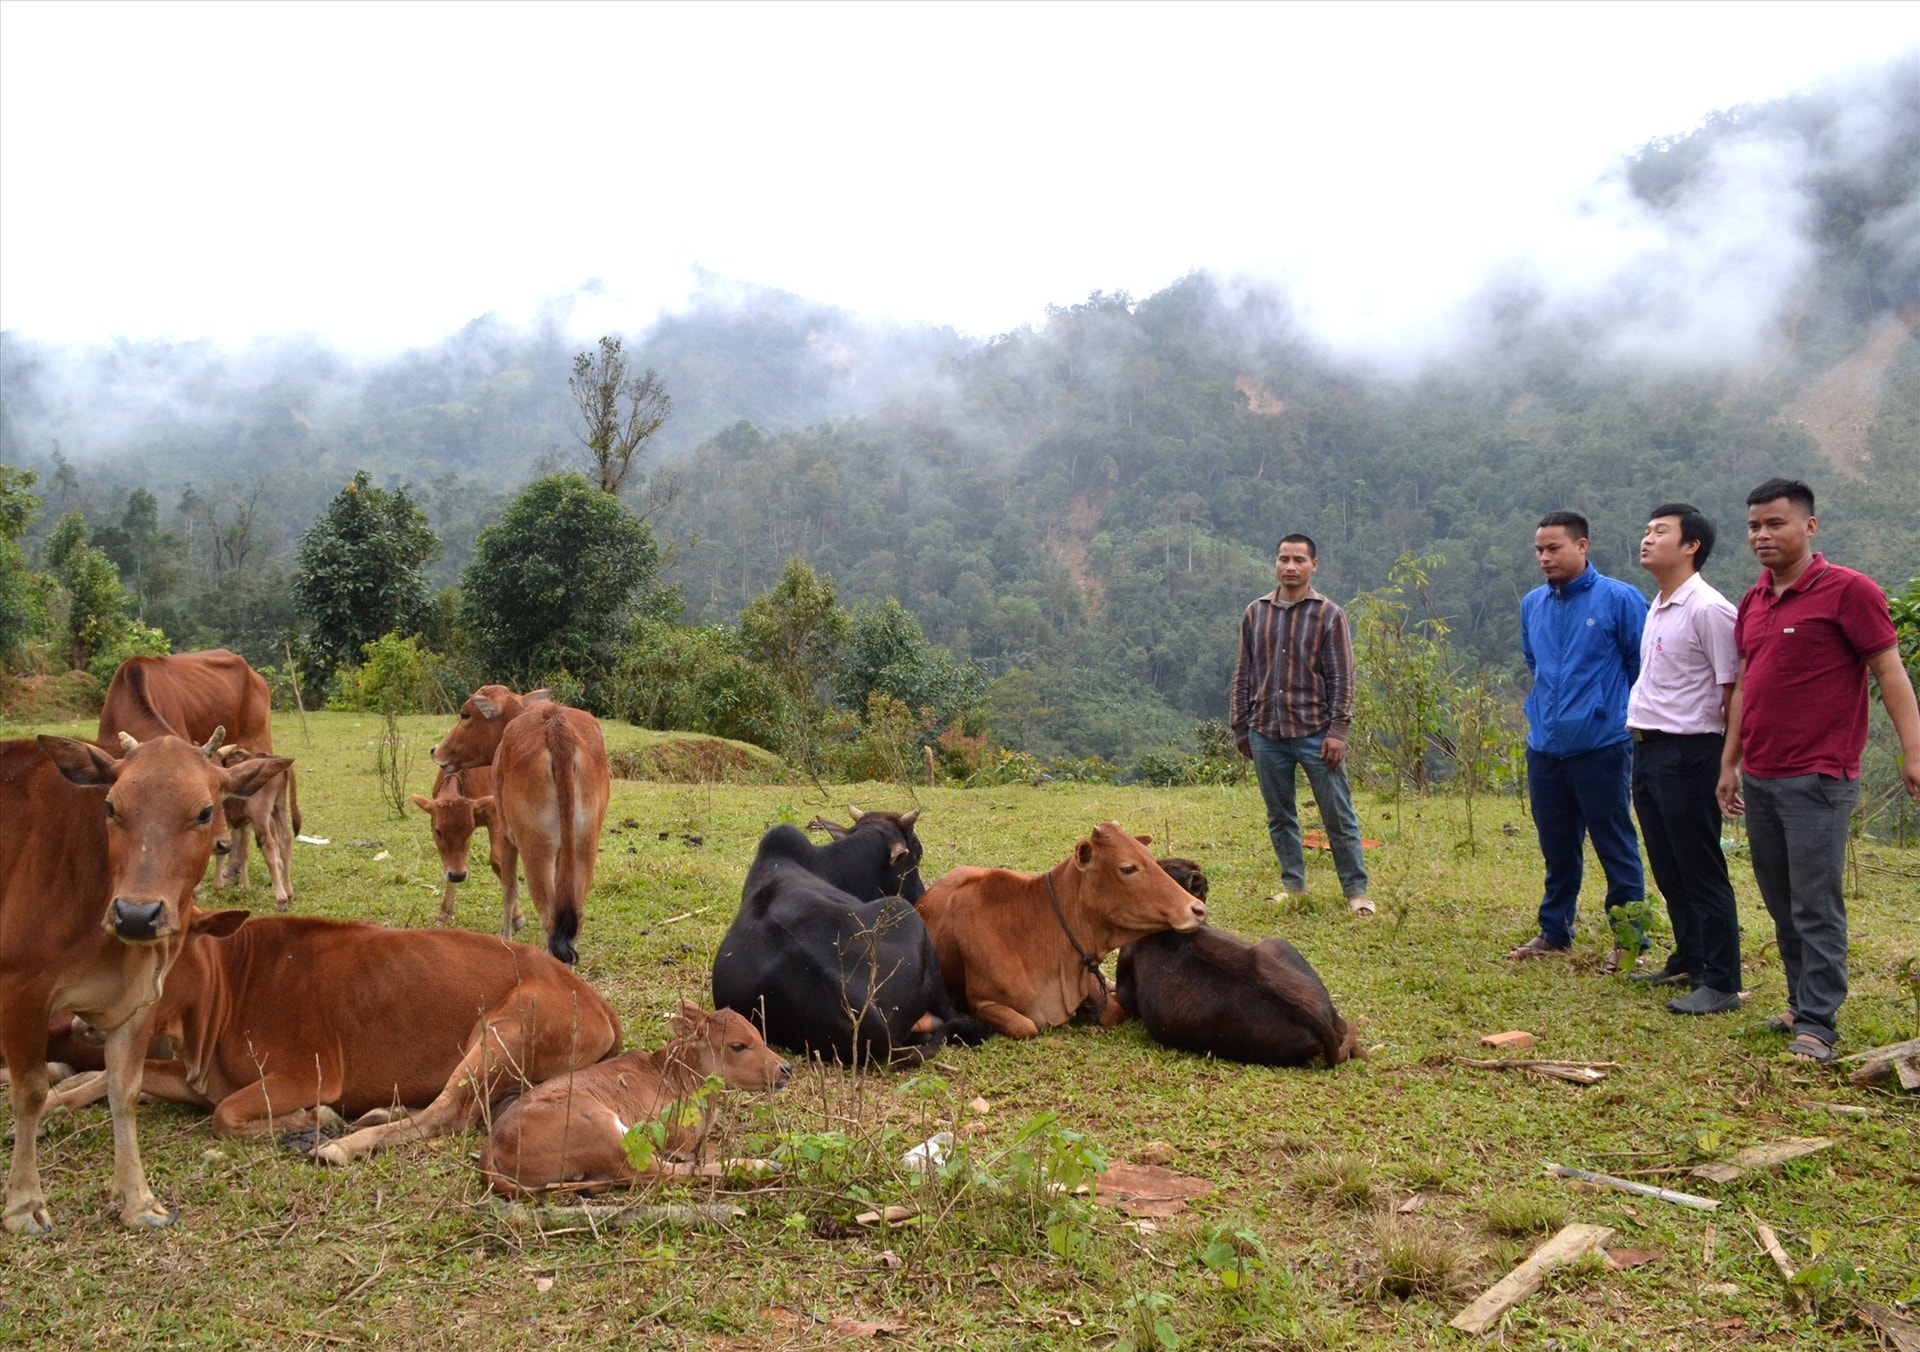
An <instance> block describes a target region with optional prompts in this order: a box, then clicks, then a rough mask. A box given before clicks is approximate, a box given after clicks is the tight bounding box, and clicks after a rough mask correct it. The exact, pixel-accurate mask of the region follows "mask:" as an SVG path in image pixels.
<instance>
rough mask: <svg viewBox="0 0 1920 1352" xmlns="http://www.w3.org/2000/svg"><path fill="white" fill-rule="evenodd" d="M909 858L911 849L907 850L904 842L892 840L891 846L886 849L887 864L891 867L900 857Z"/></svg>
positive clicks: (911, 856)
mask: <svg viewBox="0 0 1920 1352" xmlns="http://www.w3.org/2000/svg"><path fill="white" fill-rule="evenodd" d="M911 858H913V851H912V850H909V849H908V848H907V847H906V845H905V844H904V843H902V842H900V841H898V840H896V841H894V842H893V848H892V849H890V850H888V851H887V866H888V867H889V868H891V867H892V866H893V865H895V864H897V863H899V862H900V861H901V860H902V859H911Z"/></svg>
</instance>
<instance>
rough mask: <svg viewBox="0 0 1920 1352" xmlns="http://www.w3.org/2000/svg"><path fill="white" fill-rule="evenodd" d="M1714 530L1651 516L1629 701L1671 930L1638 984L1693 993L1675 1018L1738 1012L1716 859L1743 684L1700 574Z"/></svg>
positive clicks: (1681, 509)
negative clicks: (1729, 746)
mask: <svg viewBox="0 0 1920 1352" xmlns="http://www.w3.org/2000/svg"><path fill="white" fill-rule="evenodd" d="M1714 536H1715V531H1714V529H1713V522H1711V521H1709V520H1708V519H1707V517H1706V515H1705V513H1703V512H1701V510H1700V509H1699V508H1698V507H1695V506H1693V505H1691V504H1690V503H1685V502H1669V503H1663V504H1662V505H1660V506H1658V507H1656V508H1654V509H1653V519H1652V520H1651V521H1649V522H1647V533H1646V534H1645V535H1644V536H1642V537H1641V540H1640V566H1641V567H1642V568H1644V569H1646V570H1647V571H1648V572H1649V573H1652V574H1653V578H1654V581H1655V582H1657V583H1658V584H1659V586H1660V594H1659V595H1658V596H1656V597H1655V598H1654V599H1653V604H1652V606H1651V607H1649V609H1648V611H1647V627H1646V628H1645V630H1643V631H1642V633H1641V636H1640V676H1639V679H1638V680H1636V681H1635V682H1634V683H1633V691H1632V693H1631V694H1630V695H1629V696H1628V697H1627V728H1628V731H1629V732H1630V733H1631V735H1632V737H1633V810H1634V812H1635V814H1637V815H1638V816H1639V818H1640V838H1641V840H1643V841H1644V842H1645V843H1646V847H1647V859H1648V861H1649V862H1650V863H1651V864H1652V865H1653V880H1654V882H1655V883H1657V884H1658V885H1659V888H1660V895H1661V896H1663V897H1665V898H1666V901H1667V917H1668V918H1669V919H1670V920H1671V921H1672V922H1673V954H1672V956H1671V957H1669V958H1668V959H1667V963H1666V966H1665V967H1659V968H1648V969H1646V970H1644V971H1638V972H1635V973H1634V974H1633V975H1632V977H1631V978H1630V979H1631V980H1633V981H1640V982H1646V983H1649V984H1651V985H1655V986H1668V985H1683V984H1684V985H1691V986H1692V987H1693V990H1692V991H1691V992H1690V993H1688V994H1686V995H1683V996H1681V997H1680V998H1679V999H1677V1000H1672V1001H1669V1002H1668V1004H1667V1008H1668V1009H1670V1010H1672V1011H1673V1012H1674V1013H1675V1014H1725V1013H1727V1012H1729V1011H1731V1010H1736V1009H1738V1008H1740V914H1739V908H1738V906H1737V905H1736V904H1735V902H1734V896H1733V883H1732V881H1731V880H1730V879H1729V878H1728V877H1727V857H1726V855H1724V854H1723V853H1721V850H1720V804H1719V803H1718V801H1717V800H1716V797H1715V794H1716V791H1717V789H1718V787H1719V783H1720V757H1721V753H1722V751H1723V750H1724V744H1725V740H1726V738H1725V733H1726V726H1727V713H1726V709H1727V700H1728V699H1729V698H1730V697H1731V695H1732V694H1733V683H1734V679H1735V677H1736V676H1737V675H1738V674H1739V670H1740V658H1739V654H1738V653H1737V652H1736V651H1735V649H1734V641H1733V620H1734V609H1733V604H1732V602H1730V601H1728V600H1727V598H1726V597H1724V596H1722V595H1721V594H1720V593H1719V592H1718V591H1716V590H1714V589H1713V588H1712V587H1711V586H1709V585H1708V584H1707V580H1706V578H1704V577H1702V576H1701V575H1700V570H1701V569H1702V568H1703V567H1705V566H1706V562H1707V559H1708V557H1709V556H1710V555H1711V554H1712V553H1713V542H1714Z"/></svg>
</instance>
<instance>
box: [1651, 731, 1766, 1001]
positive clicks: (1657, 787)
mask: <svg viewBox="0 0 1920 1352" xmlns="http://www.w3.org/2000/svg"><path fill="white" fill-rule="evenodd" d="M1724 745H1725V739H1724V738H1723V737H1722V736H1721V735H1720V734H1719V733H1717V732H1709V733H1701V734H1699V735H1693V736H1680V737H1661V736H1650V737H1649V738H1648V739H1647V740H1645V741H1638V742H1635V743H1634V744H1633V810H1634V812H1635V813H1636V814H1637V815H1638V816H1639V818H1640V838H1641V839H1642V840H1643V841H1645V842H1646V846H1647V859H1648V861H1649V862H1650V863H1651V864H1652V865H1653V881H1654V884H1655V885H1656V886H1657V887H1659V889H1660V895H1661V896H1662V897H1664V898H1665V899H1666V903H1667V918H1668V919H1669V920H1671V921H1672V922H1673V956H1672V957H1671V958H1669V959H1668V960H1667V970H1668V971H1670V972H1691V973H1693V975H1694V978H1695V979H1696V980H1697V981H1699V983H1700V984H1701V985H1703V986H1709V987H1711V988H1713V989H1714V990H1717V991H1738V990H1739V989H1740V914H1739V909H1738V907H1737V906H1736V904H1735V902H1734V898H1733V884H1732V882H1730V881H1729V880H1728V878H1727V857H1726V855H1725V854H1723V853H1721V850H1720V829H1721V828H1720V822H1721V818H1720V805H1719V803H1718V801H1717V800H1716V799H1715V797H1714V792H1715V789H1716V788H1717V786H1718V784H1719V782H1720V753H1721V749H1722V748H1723V746H1724Z"/></svg>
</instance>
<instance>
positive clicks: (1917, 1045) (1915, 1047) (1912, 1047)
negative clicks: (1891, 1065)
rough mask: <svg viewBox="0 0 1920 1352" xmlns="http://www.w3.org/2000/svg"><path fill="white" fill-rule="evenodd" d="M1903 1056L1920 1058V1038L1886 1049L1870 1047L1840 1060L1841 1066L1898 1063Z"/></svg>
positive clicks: (1889, 1044) (1910, 1039)
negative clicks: (1869, 1062)
mask: <svg viewBox="0 0 1920 1352" xmlns="http://www.w3.org/2000/svg"><path fill="white" fill-rule="evenodd" d="M1903 1056H1920V1037H1914V1038H1908V1039H1907V1040H1906V1041H1905V1042H1889V1043H1888V1044H1887V1045H1886V1046H1884V1047H1869V1048H1867V1050H1865V1051H1863V1052H1853V1053H1852V1054H1850V1055H1847V1056H1843V1057H1841V1058H1840V1064H1841V1065H1843V1066H1844V1065H1848V1064H1850V1063H1852V1062H1854V1061H1898V1060H1899V1059H1900V1058H1901V1057H1903Z"/></svg>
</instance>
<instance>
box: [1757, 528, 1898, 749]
mask: <svg viewBox="0 0 1920 1352" xmlns="http://www.w3.org/2000/svg"><path fill="white" fill-rule="evenodd" d="M1733 635H1734V641H1735V643H1736V644H1737V645H1738V646H1739V649H1740V657H1741V660H1742V661H1744V662H1745V663H1746V664H1747V674H1746V679H1745V681H1744V683H1743V684H1742V685H1741V687H1740V768H1741V769H1742V770H1744V771H1746V773H1748V774H1750V775H1752V776H1754V777H1755V778H1756V779H1788V778H1791V777H1792V776H1794V775H1815V774H1818V775H1832V776H1834V777H1835V778H1836V779H1858V778H1859V777H1860V752H1861V751H1862V750H1863V749H1864V748H1865V747H1866V745H1867V659H1868V658H1869V657H1872V656H1873V655H1874V654H1875V653H1880V652H1885V651H1886V650H1887V649H1888V648H1891V647H1893V645H1894V644H1895V643H1897V642H1898V641H1899V635H1898V634H1896V633H1895V632H1894V628H1893V620H1892V617H1891V616H1890V615H1889V614H1888V611H1887V596H1886V593H1885V592H1883V591H1881V590H1880V584H1879V583H1877V582H1875V581H1874V580H1873V579H1872V578H1870V577H1868V576H1867V575H1866V574H1865V573H1856V572H1855V571H1854V570H1853V569H1851V568H1842V567H1841V566H1840V565H1839V564H1837V563H1828V562H1827V560H1826V557H1825V556H1824V555H1822V554H1815V555H1814V556H1813V562H1812V563H1810V564H1809V565H1808V566H1807V571H1806V572H1804V573H1802V574H1801V575H1800V576H1799V577H1798V578H1796V579H1794V583H1793V585H1792V586H1790V587H1788V588H1787V589H1786V590H1785V591H1783V592H1781V593H1780V594H1779V595H1778V596H1775V595H1774V594H1773V583H1772V573H1771V572H1762V573H1761V574H1760V580H1759V581H1758V582H1756V583H1754V584H1753V587H1752V588H1751V589H1750V590H1749V591H1748V592H1747V594H1746V595H1745V596H1743V597H1741V598H1740V616H1739V618H1738V619H1737V620H1736V621H1735V622H1734V631H1733Z"/></svg>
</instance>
